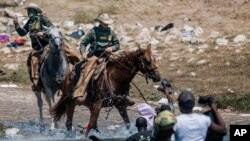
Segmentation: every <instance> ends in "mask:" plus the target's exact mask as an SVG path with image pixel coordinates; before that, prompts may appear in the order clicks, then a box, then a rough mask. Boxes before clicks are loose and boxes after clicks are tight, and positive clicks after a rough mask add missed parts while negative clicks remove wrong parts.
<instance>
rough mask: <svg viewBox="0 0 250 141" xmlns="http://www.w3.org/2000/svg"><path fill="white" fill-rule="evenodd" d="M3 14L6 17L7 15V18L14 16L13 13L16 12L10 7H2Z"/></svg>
mask: <svg viewBox="0 0 250 141" xmlns="http://www.w3.org/2000/svg"><path fill="white" fill-rule="evenodd" d="M4 15H5V16H6V17H9V18H14V17H15V15H16V13H15V12H14V11H13V10H11V9H8V8H5V9H4Z"/></svg>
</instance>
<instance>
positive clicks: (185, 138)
mask: <svg viewBox="0 0 250 141" xmlns="http://www.w3.org/2000/svg"><path fill="white" fill-rule="evenodd" d="M178 104H179V107H180V111H181V114H180V115H179V116H177V117H176V120H177V123H176V124H175V125H174V132H175V140H176V141H204V140H205V138H206V135H207V130H208V128H210V129H211V130H212V131H214V132H217V133H226V132H227V131H226V127H225V123H224V121H223V119H222V118H221V116H220V115H219V113H218V111H217V108H216V105H215V104H214V103H212V104H211V105H210V107H211V110H212V111H213V112H214V113H215V116H216V118H217V119H218V124H216V123H214V122H212V121H211V119H210V118H209V117H208V116H206V115H203V114H197V113H193V112H192V110H193V107H194V105H195V97H194V95H193V94H192V93H191V92H190V91H182V92H181V94H180V95H179V98H178Z"/></svg>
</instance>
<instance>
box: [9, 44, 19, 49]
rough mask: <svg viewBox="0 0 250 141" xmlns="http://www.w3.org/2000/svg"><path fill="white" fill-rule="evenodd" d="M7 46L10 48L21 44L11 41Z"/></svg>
mask: <svg viewBox="0 0 250 141" xmlns="http://www.w3.org/2000/svg"><path fill="white" fill-rule="evenodd" d="M6 46H7V47H9V48H17V47H19V45H18V44H15V43H9V44H7V45H6Z"/></svg>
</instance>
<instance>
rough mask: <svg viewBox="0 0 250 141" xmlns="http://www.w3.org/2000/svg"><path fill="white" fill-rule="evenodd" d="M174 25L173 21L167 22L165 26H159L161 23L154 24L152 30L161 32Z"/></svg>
mask: <svg viewBox="0 0 250 141" xmlns="http://www.w3.org/2000/svg"><path fill="white" fill-rule="evenodd" d="M173 27H174V24H173V23H169V24H166V25H165V26H161V25H156V26H155V27H154V30H155V31H158V32H163V31H166V30H168V29H170V28H173Z"/></svg>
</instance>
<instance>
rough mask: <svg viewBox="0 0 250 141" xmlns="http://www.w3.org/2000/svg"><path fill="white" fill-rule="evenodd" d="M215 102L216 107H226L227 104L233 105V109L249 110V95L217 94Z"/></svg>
mask: <svg viewBox="0 0 250 141" xmlns="http://www.w3.org/2000/svg"><path fill="white" fill-rule="evenodd" d="M216 102H217V103H218V107H220V108H227V107H228V106H231V107H233V110H234V111H241V112H249V111H250V95H249V93H246V94H239V95H236V96H235V95H230V96H221V95H220V96H217V97H216Z"/></svg>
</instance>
